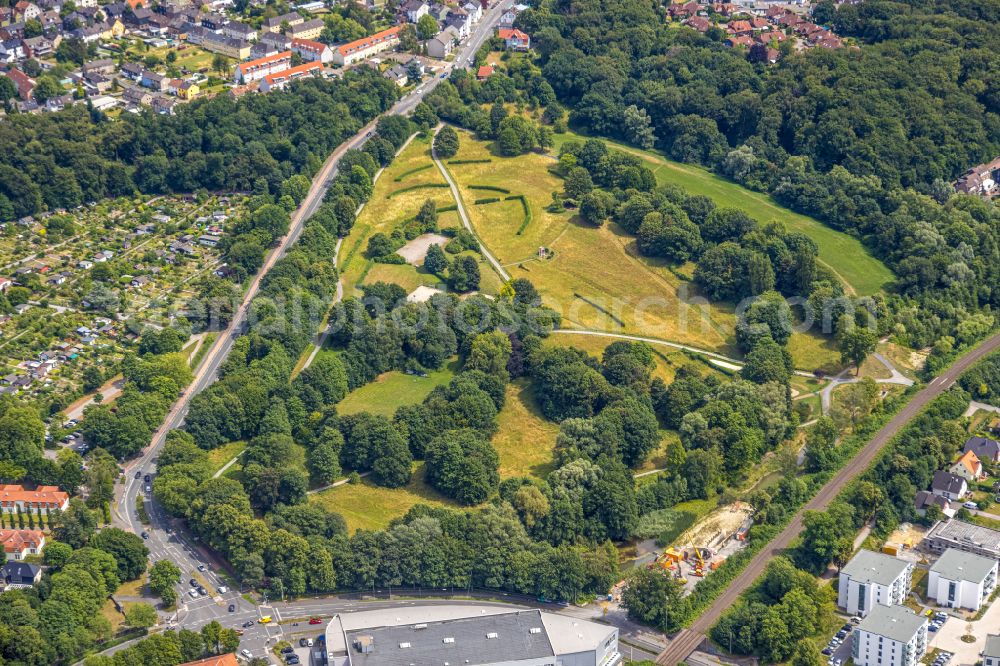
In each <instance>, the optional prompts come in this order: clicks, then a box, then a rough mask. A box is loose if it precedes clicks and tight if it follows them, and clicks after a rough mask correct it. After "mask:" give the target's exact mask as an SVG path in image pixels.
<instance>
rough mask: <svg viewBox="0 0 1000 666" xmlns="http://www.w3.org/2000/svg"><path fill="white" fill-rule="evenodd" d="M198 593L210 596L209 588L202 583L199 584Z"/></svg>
mask: <svg viewBox="0 0 1000 666" xmlns="http://www.w3.org/2000/svg"><path fill="white" fill-rule="evenodd" d="M198 594H200V595H202V596H204V597H207V596H208V590H206V589H205V588H203V587H202V586H201V585H199V586H198Z"/></svg>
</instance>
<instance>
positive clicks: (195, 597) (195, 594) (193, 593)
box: [188, 590, 201, 599]
mask: <svg viewBox="0 0 1000 666" xmlns="http://www.w3.org/2000/svg"><path fill="white" fill-rule="evenodd" d="M188 594H190V595H191V598H192V599H197V598H198V597H200V596H201V595H200V594H198V590H191V591H190V592H188Z"/></svg>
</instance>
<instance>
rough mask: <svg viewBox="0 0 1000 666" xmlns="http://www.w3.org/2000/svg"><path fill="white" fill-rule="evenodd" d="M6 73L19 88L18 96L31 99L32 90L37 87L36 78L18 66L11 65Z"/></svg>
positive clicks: (26, 99) (25, 99)
mask: <svg viewBox="0 0 1000 666" xmlns="http://www.w3.org/2000/svg"><path fill="white" fill-rule="evenodd" d="M4 74H6V75H7V78H9V79H10V80H11V81H13V82H14V87H16V88H17V96H18V97H20V98H21V99H23V100H24V101H28V100H29V99H31V91H32V90H34V89H35V80H34V79H33V78H31V77H30V76H28V75H27V74H25V73H24V72H22V71H21V70H19V69H18V68H17V67H11V68H10V69H8V70H7V71H6V72H4Z"/></svg>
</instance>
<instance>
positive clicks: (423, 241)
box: [396, 234, 448, 266]
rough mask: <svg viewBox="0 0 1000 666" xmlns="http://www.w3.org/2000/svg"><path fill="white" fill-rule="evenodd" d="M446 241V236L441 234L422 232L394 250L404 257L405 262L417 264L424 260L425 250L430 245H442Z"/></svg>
mask: <svg viewBox="0 0 1000 666" xmlns="http://www.w3.org/2000/svg"><path fill="white" fill-rule="evenodd" d="M447 242H448V237H447V236H442V235H441V234H423V235H421V236H417V237H416V238H414V239H413V240H411V241H410V242H409V243H407V244H406V245H404V246H403V247H401V248H399V249H398V250H396V254H398V255H399V256H401V257H402V258H403V259H406V262H407V263H409V264H413V265H414V266H417V265H419V264H422V263H423V262H424V257H426V256H427V250H429V249H430V247H431V245H440V246H442V247H444V245H445V243H447Z"/></svg>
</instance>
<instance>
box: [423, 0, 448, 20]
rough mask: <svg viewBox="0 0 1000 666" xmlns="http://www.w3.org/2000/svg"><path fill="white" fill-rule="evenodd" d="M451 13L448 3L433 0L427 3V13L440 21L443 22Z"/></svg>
mask: <svg viewBox="0 0 1000 666" xmlns="http://www.w3.org/2000/svg"><path fill="white" fill-rule="evenodd" d="M449 13H451V7H449V6H448V5H446V4H443V3H439V2H432V3H430V4H429V5H427V15H428V16H430V17H431V18H433V19H434V20H435V21H437V22H438V23H442V22H443V21H444V20H445V19H446V18H448V14H449Z"/></svg>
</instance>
